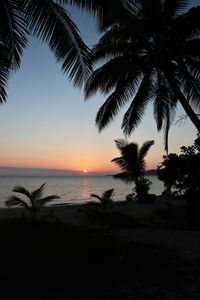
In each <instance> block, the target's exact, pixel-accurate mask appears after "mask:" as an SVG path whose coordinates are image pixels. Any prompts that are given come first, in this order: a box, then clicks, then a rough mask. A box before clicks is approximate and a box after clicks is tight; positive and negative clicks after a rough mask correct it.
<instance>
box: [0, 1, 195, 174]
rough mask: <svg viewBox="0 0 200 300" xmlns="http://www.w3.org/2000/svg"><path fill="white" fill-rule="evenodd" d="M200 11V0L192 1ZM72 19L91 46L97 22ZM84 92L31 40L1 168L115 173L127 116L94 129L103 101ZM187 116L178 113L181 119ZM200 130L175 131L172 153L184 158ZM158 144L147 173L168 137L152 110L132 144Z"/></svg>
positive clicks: (4, 113)
mask: <svg viewBox="0 0 200 300" xmlns="http://www.w3.org/2000/svg"><path fill="white" fill-rule="evenodd" d="M191 4H193V5H197V4H199V5H200V0H198V1H191ZM70 12H71V16H72V19H73V20H74V21H75V22H76V24H77V25H78V27H79V29H81V33H82V37H83V39H84V40H85V42H86V43H87V44H88V45H89V46H91V45H93V44H95V42H96V41H97V39H98V36H97V32H96V29H95V25H94V24H93V22H92V20H93V19H92V17H90V16H88V15H86V14H83V13H81V12H80V11H77V10H76V9H75V8H70ZM83 98H84V97H83V92H82V91H80V90H78V89H75V88H73V85H72V83H70V82H69V80H68V77H67V76H66V75H63V74H62V73H61V71H60V65H59V64H58V63H56V61H55V58H54V57H53V55H52V53H50V51H49V50H48V47H47V46H46V45H45V44H41V43H40V42H39V41H38V40H35V39H33V38H31V39H30V43H29V47H28V48H27V49H26V50H25V52H24V55H23V59H22V64H21V68H20V70H19V71H18V72H16V73H15V74H14V75H13V76H12V78H11V80H10V82H9V86H8V101H7V103H6V104H4V105H2V106H1V107H0V140H1V141H0V145H1V149H0V166H14V167H34V168H37V167H40V168H56V169H72V170H84V169H87V170H88V171H95V172H96V171H102V172H106V171H115V170H117V168H116V167H115V166H114V165H113V163H111V162H110V161H111V159H113V158H114V157H116V156H118V155H119V152H118V150H117V149H116V146H115V143H114V140H115V139H118V138H124V136H123V133H122V131H121V121H122V115H123V112H124V111H125V110H123V111H121V113H120V114H119V115H118V117H117V118H116V119H115V121H114V122H112V123H111V124H110V125H109V126H108V127H107V128H106V129H105V130H104V131H102V132H101V133H99V132H98V130H97V128H96V127H95V115H96V113H97V110H98V108H99V107H100V106H101V105H102V104H103V102H104V99H105V98H104V97H103V96H102V95H96V96H94V97H93V98H91V99H90V100H88V101H86V102H84V99H83ZM182 114H183V111H182V110H181V109H180V108H179V109H178V110H177V117H176V119H177V118H178V116H180V115H182ZM195 137H196V129H195V127H194V126H193V124H191V122H190V120H186V122H185V123H183V124H181V125H180V124H179V125H173V126H172V127H171V130H170V135H169V151H170V152H179V147H180V146H182V145H190V144H192V143H193V140H194V139H195ZM151 139H153V140H155V145H154V146H153V147H152V148H151V149H150V151H149V154H148V156H147V160H146V161H147V168H148V169H150V168H155V167H156V166H157V165H158V164H159V163H160V162H161V160H162V155H163V154H164V147H163V133H162V132H161V133H159V134H158V132H157V130H156V125H155V121H154V119H153V113H152V107H151V105H150V106H149V108H148V110H147V112H146V115H145V117H144V119H143V121H142V123H141V125H140V126H139V127H138V128H137V129H136V130H135V132H134V133H133V134H132V136H131V137H130V138H129V141H135V142H137V143H138V144H139V145H141V144H142V143H143V142H144V141H146V140H151Z"/></svg>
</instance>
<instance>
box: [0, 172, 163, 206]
mask: <svg viewBox="0 0 200 300" xmlns="http://www.w3.org/2000/svg"><path fill="white" fill-rule="evenodd" d="M148 178H149V179H150V180H151V181H152V183H153V185H152V186H151V190H150V192H151V193H154V194H156V195H159V194H161V193H162V191H163V184H162V182H161V181H159V180H158V179H157V177H156V176H148ZM44 182H45V183H46V186H45V190H44V195H46V196H48V195H52V194H54V195H58V196H60V197H61V198H60V199H58V200H55V201H54V202H51V203H80V202H87V201H91V200H94V198H91V197H90V194H91V193H95V194H98V195H101V194H102V193H103V192H104V191H105V190H107V189H111V188H114V189H115V194H114V200H116V201H119V200H125V197H126V195H127V194H129V193H131V191H132V188H133V185H127V184H125V183H123V182H121V181H119V180H114V179H113V178H112V176H94V177H89V176H82V177H0V206H1V207H2V206H5V205H4V201H5V200H6V199H7V198H8V196H10V195H12V194H14V193H13V192H12V189H13V188H14V187H15V186H16V185H22V186H24V187H25V188H26V189H28V190H33V189H36V188H38V187H39V186H40V185H42V184H43V183H44Z"/></svg>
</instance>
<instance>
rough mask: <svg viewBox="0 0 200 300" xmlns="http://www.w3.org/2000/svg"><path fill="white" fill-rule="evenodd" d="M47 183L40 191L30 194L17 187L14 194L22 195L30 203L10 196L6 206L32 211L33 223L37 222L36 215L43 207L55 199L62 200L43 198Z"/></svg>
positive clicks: (21, 187)
mask: <svg viewBox="0 0 200 300" xmlns="http://www.w3.org/2000/svg"><path fill="white" fill-rule="evenodd" d="M44 186H45V183H43V184H42V185H41V186H40V187H39V188H38V189H36V190H34V191H32V192H29V191H28V190H27V189H25V188H24V187H23V186H16V187H14V189H13V192H16V193H19V194H22V195H24V196H26V197H27V198H28V200H29V201H28V202H27V201H25V200H23V199H21V198H19V197H17V196H14V195H13V196H10V197H9V198H8V199H7V200H6V201H5V205H6V206H22V207H25V208H26V209H27V210H31V211H32V214H33V223H35V221H36V215H37V213H38V211H39V210H40V209H41V207H43V206H44V205H45V204H47V203H49V202H51V201H52V200H54V199H58V198H60V197H59V196H56V195H51V196H46V197H42V195H43V191H44Z"/></svg>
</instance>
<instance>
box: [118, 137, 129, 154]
mask: <svg viewBox="0 0 200 300" xmlns="http://www.w3.org/2000/svg"><path fill="white" fill-rule="evenodd" d="M115 144H116V146H117V148H118V149H119V150H120V151H121V150H122V149H123V148H124V147H125V146H127V145H128V142H127V141H126V140H124V139H117V140H115Z"/></svg>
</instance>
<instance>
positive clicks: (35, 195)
mask: <svg viewBox="0 0 200 300" xmlns="http://www.w3.org/2000/svg"><path fill="white" fill-rule="evenodd" d="M45 184H46V183H45V182H44V183H43V184H42V185H41V186H40V187H39V188H38V189H36V190H34V191H33V192H32V193H31V198H32V200H33V202H34V201H37V200H38V199H40V198H41V197H42V194H43V191H44V187H45Z"/></svg>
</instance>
